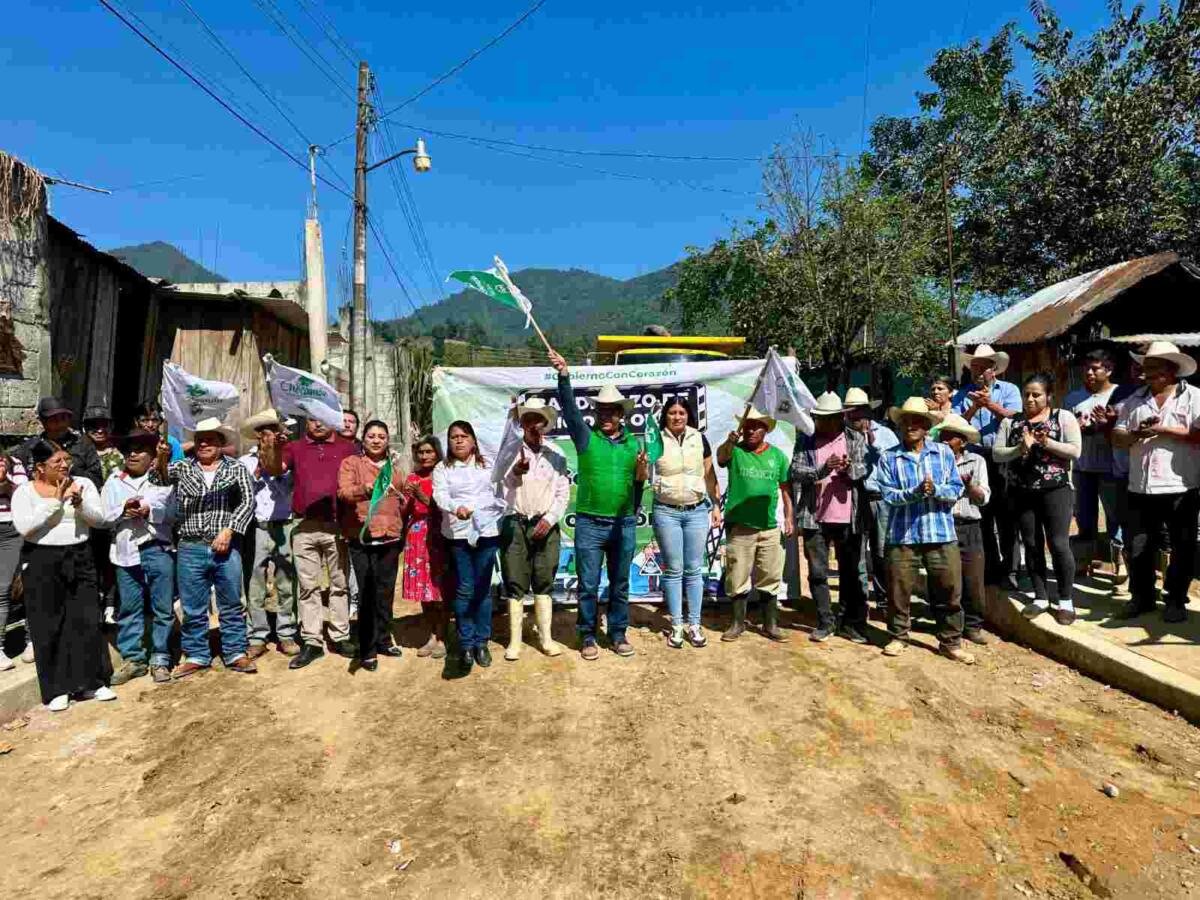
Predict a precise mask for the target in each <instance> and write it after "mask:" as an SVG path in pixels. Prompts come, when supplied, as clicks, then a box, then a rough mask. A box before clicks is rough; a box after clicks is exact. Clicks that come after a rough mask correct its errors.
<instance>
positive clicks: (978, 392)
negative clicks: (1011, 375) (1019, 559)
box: [950, 344, 1022, 588]
mask: <svg viewBox="0 0 1200 900" xmlns="http://www.w3.org/2000/svg"><path fill="white" fill-rule="evenodd" d="M966 360H967V363H968V365H969V366H970V368H971V377H972V378H973V379H974V381H973V382H972V383H971V384H968V385H966V386H965V387H962V388H959V390H958V392H957V393H956V394H955V395H954V397H953V398H951V401H950V405H951V407H952V408H953V410H954V411H955V412H956V413H958V414H959V415H960V416H962V417H963V418H964V419H966V420H967V422H968V423H969V424H971V425H973V426H975V429H976V430H977V431H978V432H979V444H978V445H976V447H975V448H974V449H975V450H976V451H977V452H978V453H979V455H980V456H982V457H983V459H984V462H986V463H987V467H988V476H989V481H990V483H991V486H992V499H991V502H990V503H989V504H988V505H987V506H986V507H985V508H984V510H983V520H982V522H983V538H984V551H985V552H986V553H987V559H988V563H987V579H988V583H989V584H999V583H1000V582H1002V581H1003V582H1008V584H1009V585H1010V586H1011V587H1013V588H1016V586H1017V584H1016V575H1015V567H1016V544H1017V529H1016V523H1015V519H1014V517H1013V513H1012V510H1011V508H1010V505H1009V502H1008V493H1007V491H1006V489H1005V484H1006V483H1005V480H1004V475H1003V473H1002V472H1001V471H1000V468H999V466H998V465H997V464H996V462H995V461H994V460H993V459H992V448H993V447H994V446H995V444H996V436H997V435H998V434H999V433H1000V423H1001V422H1003V421H1004V420H1005V419H1009V418H1012V417H1013V416H1014V415H1016V414H1017V413H1019V412H1020V411H1021V406H1022V403H1021V391H1020V389H1019V388H1018V387H1017V386H1016V385H1015V384H1013V383H1012V382H1011V381H1001V380H1000V376H1001V375H1003V374H1004V372H1005V370H1006V369H1007V368H1008V354H1007V353H1004V352H1003V351H996V350H993V349H992V348H991V347H990V346H988V345H987V344H980V345H979V346H978V347H976V348H975V353H974V354H967V355H966Z"/></svg>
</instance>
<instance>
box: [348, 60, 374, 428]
mask: <svg viewBox="0 0 1200 900" xmlns="http://www.w3.org/2000/svg"><path fill="white" fill-rule="evenodd" d="M370 90H371V70H370V68H369V67H368V66H367V64H366V63H365V62H360V63H359V64H358V124H357V129H356V130H357V134H356V136H355V141H354V295H353V299H352V301H351V307H350V406H351V407H353V408H354V409H362V408H363V404H364V402H365V401H366V396H367V131H368V130H369V129H370V126H371V102H370V99H369V98H370Z"/></svg>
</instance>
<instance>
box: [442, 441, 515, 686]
mask: <svg viewBox="0 0 1200 900" xmlns="http://www.w3.org/2000/svg"><path fill="white" fill-rule="evenodd" d="M446 448H447V450H448V451H449V452H448V454H447V456H446V459H445V460H443V461H442V462H440V463H438V464H437V466H436V467H435V468H434V470H433V502H434V504H435V505H436V506H437V508H438V509H439V510H440V511H441V514H442V535H443V536H444V537H445V538H446V540H447V542H448V543H449V545H450V554H451V557H452V558H453V559H454V571H455V576H456V577H457V580H458V589H457V590H456V591H455V594H454V619H455V623H456V624H457V627H458V642H459V648H460V651H461V654H462V656H461V662H462V667H463V669H464V670H466V671H470V669H471V666H472V664H474V663H479V665H481V666H485V667H486V666H490V665H491V664H492V654H491V652H490V651H489V650H488V647H487V642H488V638H490V637H491V636H492V572H493V571H494V570H495V568H496V551H497V549H498V548H499V546H500V516H501V515H502V514H503V513H504V502H503V501H502V500H501V499H500V497H499V496H498V495H497V493H496V486H495V484H493V482H492V469H491V466H489V465H488V463H487V460H485V459H484V458H483V454H482V453H480V452H479V443H478V441H476V440H475V429H474V428H472V427H471V423H470V422H461V421H460V422H454V423H452V424H451V425H450V427H449V428H448V429H447V430H446Z"/></svg>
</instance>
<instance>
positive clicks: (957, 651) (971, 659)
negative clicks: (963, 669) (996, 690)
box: [938, 644, 975, 666]
mask: <svg viewBox="0 0 1200 900" xmlns="http://www.w3.org/2000/svg"><path fill="white" fill-rule="evenodd" d="M938 653H940V654H942V656H944V657H946V659H952V660H954V661H955V662H960V663H962V664H963V665H964V666H973V665H975V656H974V654H972V653H968V652H967V651H966V650H964V649H963V648H962V647H947V646H946V645H945V644H942V646H940V647H938Z"/></svg>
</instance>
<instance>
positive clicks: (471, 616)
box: [450, 537, 500, 650]
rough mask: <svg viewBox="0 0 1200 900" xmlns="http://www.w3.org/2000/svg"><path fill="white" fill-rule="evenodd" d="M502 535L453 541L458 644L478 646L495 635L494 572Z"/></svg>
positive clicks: (451, 545)
mask: <svg viewBox="0 0 1200 900" xmlns="http://www.w3.org/2000/svg"><path fill="white" fill-rule="evenodd" d="M499 549H500V538H499V537H481V538H479V540H478V541H477V542H476V544H475V546H474V547H472V546H471V545H470V544H468V543H467V542H466V541H451V542H450V552H451V554H452V555H453V556H454V572H455V575H456V576H457V577H458V590H457V591H456V592H455V594H454V620H455V622H456V623H457V625H458V644H459V647H460V648H461V649H463V650H474V649H475V648H476V647H483V646H484V645H486V644H487V642H488V638H490V637H491V636H492V572H493V571H494V570H495V568H496V551H497V550H499Z"/></svg>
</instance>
